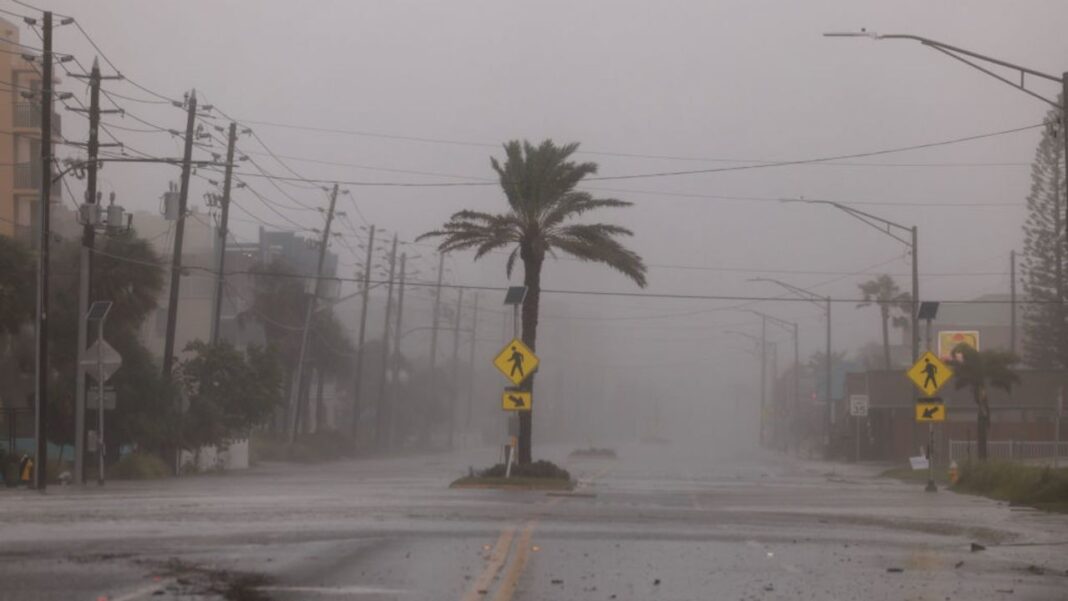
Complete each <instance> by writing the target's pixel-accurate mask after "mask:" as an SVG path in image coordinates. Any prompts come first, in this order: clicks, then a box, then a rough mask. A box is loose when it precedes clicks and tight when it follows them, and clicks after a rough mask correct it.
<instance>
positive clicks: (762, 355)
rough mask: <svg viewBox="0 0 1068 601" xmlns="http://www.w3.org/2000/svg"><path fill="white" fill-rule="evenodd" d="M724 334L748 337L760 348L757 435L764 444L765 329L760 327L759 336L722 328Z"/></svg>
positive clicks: (765, 400)
mask: <svg viewBox="0 0 1068 601" xmlns="http://www.w3.org/2000/svg"><path fill="white" fill-rule="evenodd" d="M723 333H724V334H735V335H738V336H742V337H744V338H748V339H749V340H752V341H753V343H754V344H756V346H757V348H759V349H760V432H759V435H758V438H759V443H760V446H764V406H765V405H766V404H767V396H768V395H767V382H768V370H767V363H768V341H767V330H766V329H765V328H763V327H762V328H761V330H760V336H754V335H752V334H747V333H745V332H740V331H738V330H723ZM737 409H738V401H737V399H735V411H737Z"/></svg>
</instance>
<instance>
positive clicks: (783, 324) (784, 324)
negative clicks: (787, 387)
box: [749, 309, 801, 411]
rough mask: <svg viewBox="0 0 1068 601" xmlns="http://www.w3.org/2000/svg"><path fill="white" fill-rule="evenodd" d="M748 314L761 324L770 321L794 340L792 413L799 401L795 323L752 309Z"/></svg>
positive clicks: (798, 358)
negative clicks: (759, 320) (755, 317)
mask: <svg viewBox="0 0 1068 601" xmlns="http://www.w3.org/2000/svg"><path fill="white" fill-rule="evenodd" d="M749 312H750V313H752V314H754V315H759V316H760V319H761V320H762V324H763V323H766V322H769V321H770V322H771V323H772V324H774V325H776V326H778V327H780V328H782V329H783V330H786V331H787V332H788V333H790V334H791V335H792V336H793V338H794V411H797V406H798V403H800V401H801V354H800V351H799V344H798V336H797V322H796V321H786V320H785V319H779V318H778V317H775V316H773V315H768V314H767V313H762V312H760V311H754V310H752V309H750V310H749Z"/></svg>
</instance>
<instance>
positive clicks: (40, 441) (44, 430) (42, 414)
mask: <svg viewBox="0 0 1068 601" xmlns="http://www.w3.org/2000/svg"><path fill="white" fill-rule="evenodd" d="M42 29H43V33H42V42H43V50H42V52H41V60H42V62H43V63H44V65H43V69H42V73H41V80H42V81H41V197H40V200H39V201H38V205H37V215H38V217H37V222H38V225H37V227H38V230H39V234H40V235H39V237H38V249H37V340H36V343H37V365H36V367H37V374H36V375H37V395H36V396H37V398H36V401H37V404H36V410H35V412H34V422H35V424H34V426H35V427H34V431H35V434H36V437H37V450H36V456H35V457H34V470H33V486H34V488H36V489H37V490H39V491H41V492H44V491H45V487H46V486H47V485H48V371H49V369H48V309H49V303H48V247H49V238H50V237H51V235H52V234H51V231H50V230H51V224H50V221H51V207H50V206H49V205H50V204H51V202H52V85H53V82H52V13H51V11H45V12H44V24H43V27H42Z"/></svg>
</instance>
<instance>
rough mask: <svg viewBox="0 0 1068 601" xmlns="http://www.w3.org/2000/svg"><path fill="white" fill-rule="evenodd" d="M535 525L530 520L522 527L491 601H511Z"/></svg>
mask: <svg viewBox="0 0 1068 601" xmlns="http://www.w3.org/2000/svg"><path fill="white" fill-rule="evenodd" d="M554 500H556V499H554ZM537 525H538V522H537V520H531V521H529V522H527V525H526V526H524V527H523V532H522V534H520V535H519V542H518V543H516V548H515V556H514V557H513V558H512V563H511V565H510V566H509V568H508V572H507V573H505V575H504V579H503V580H502V581H501V586H500V587H498V588H497V594H496V595H494V596H493V601H511V598H512V595H514V594H515V589H516V586H518V584H519V577H520V576H522V575H523V570H525V569H526V567H527V558H528V557H529V556H530V538H531V537H532V536H534V527H535V526H537Z"/></svg>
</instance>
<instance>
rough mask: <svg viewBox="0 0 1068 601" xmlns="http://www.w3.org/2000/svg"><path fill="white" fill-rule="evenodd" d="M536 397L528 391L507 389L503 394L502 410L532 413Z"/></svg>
mask: <svg viewBox="0 0 1068 601" xmlns="http://www.w3.org/2000/svg"><path fill="white" fill-rule="evenodd" d="M533 402H534V395H533V393H531V392H530V391H528V390H510V389H507V388H506V389H505V390H504V392H503V393H502V394H501V409H504V410H505V411H530V406H531V404H532V403H533Z"/></svg>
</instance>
